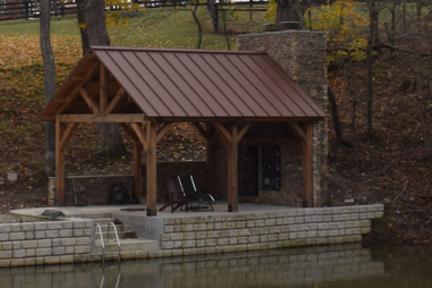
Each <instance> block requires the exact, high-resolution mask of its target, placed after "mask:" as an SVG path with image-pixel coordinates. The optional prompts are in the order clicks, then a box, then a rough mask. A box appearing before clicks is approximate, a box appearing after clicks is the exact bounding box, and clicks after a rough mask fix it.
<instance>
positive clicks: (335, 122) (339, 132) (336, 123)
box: [327, 86, 343, 144]
mask: <svg viewBox="0 0 432 288" xmlns="http://www.w3.org/2000/svg"><path fill="white" fill-rule="evenodd" d="M327 94H328V99H329V104H330V110H331V115H332V120H333V126H334V130H335V134H336V141H337V143H338V144H342V143H343V134H342V127H341V124H340V119H339V113H338V107H337V104H336V97H335V94H334V92H333V90H332V89H331V88H330V86H329V87H328V89H327Z"/></svg>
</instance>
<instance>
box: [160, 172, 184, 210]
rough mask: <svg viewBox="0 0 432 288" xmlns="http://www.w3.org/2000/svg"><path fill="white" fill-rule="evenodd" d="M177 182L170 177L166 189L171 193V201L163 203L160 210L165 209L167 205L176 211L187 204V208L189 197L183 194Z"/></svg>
mask: <svg viewBox="0 0 432 288" xmlns="http://www.w3.org/2000/svg"><path fill="white" fill-rule="evenodd" d="M177 186H178V185H176V182H175V181H174V180H173V179H169V180H168V182H167V184H166V187H165V188H166V189H167V192H168V195H169V202H167V203H165V204H163V205H162V206H161V207H160V208H159V211H163V210H165V209H166V208H167V207H171V212H174V211H176V210H177V209H179V208H181V207H183V206H185V209H186V210H187V204H188V202H187V197H186V195H185V194H183V193H182V192H181V191H180V189H179V188H177Z"/></svg>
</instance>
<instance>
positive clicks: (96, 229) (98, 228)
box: [91, 222, 121, 263]
mask: <svg viewBox="0 0 432 288" xmlns="http://www.w3.org/2000/svg"><path fill="white" fill-rule="evenodd" d="M111 227H113V232H114V236H115V241H116V244H117V248H118V257H119V258H118V259H119V261H120V260H121V253H120V251H121V247H120V246H121V245H120V238H119V235H118V231H117V227H116V225H115V224H114V222H110V223H109V224H108V228H107V233H106V243H105V240H104V236H103V233H102V226H101V225H100V224H99V223H97V222H95V224H94V226H93V233H92V247H91V251H94V248H95V246H96V245H95V242H96V233H98V234H99V238H100V241H101V246H102V263H105V244H108V243H109V240H110V239H109V236H110V232H111V231H110V230H111Z"/></svg>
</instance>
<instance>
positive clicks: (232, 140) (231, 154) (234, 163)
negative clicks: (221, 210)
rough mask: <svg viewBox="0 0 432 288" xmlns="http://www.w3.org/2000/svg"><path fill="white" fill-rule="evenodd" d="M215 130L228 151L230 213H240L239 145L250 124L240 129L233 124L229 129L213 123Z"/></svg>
mask: <svg viewBox="0 0 432 288" xmlns="http://www.w3.org/2000/svg"><path fill="white" fill-rule="evenodd" d="M213 126H214V128H215V130H216V131H217V133H218V135H219V136H220V138H221V139H222V142H223V143H224V144H225V146H226V150H227V164H228V165H227V166H228V169H227V172H228V175H227V176H228V177H227V179H228V183H227V190H228V197H227V198H228V211H229V212H236V211H238V183H237V181H238V144H239V142H240V140H241V139H242V138H243V137H244V136H245V134H246V133H247V131H248V130H249V128H250V124H246V125H244V126H242V127H239V125H238V124H232V125H230V126H229V127H226V126H225V125H222V124H221V123H213Z"/></svg>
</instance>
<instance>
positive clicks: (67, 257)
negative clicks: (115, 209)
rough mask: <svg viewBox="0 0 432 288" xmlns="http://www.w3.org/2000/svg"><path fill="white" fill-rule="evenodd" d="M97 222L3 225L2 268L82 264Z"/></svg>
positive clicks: (0, 233) (0, 230)
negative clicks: (82, 257)
mask: <svg viewBox="0 0 432 288" xmlns="http://www.w3.org/2000/svg"><path fill="white" fill-rule="evenodd" d="M93 223H94V221H93V220H74V221H50V222H26V223H12V224H0V267H4V266H21V265H36V264H54V263H73V262H79V261H78V260H79V259H78V258H79V257H80V256H81V255H86V254H89V253H90V242H91V234H92V232H91V230H92V226H93Z"/></svg>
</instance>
